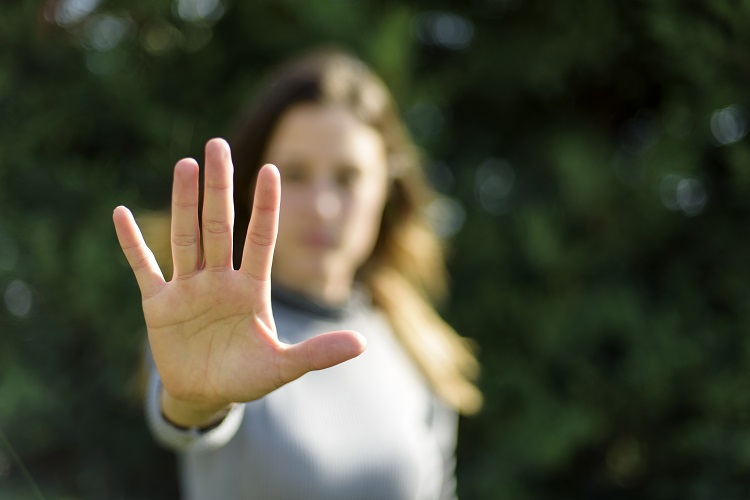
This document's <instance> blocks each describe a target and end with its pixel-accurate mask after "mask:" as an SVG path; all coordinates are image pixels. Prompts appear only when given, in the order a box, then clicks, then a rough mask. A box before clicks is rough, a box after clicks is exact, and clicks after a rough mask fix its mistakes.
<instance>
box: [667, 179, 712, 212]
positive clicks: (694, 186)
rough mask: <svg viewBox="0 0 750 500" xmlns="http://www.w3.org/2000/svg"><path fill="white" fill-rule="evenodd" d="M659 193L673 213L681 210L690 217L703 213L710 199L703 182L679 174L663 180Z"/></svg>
mask: <svg viewBox="0 0 750 500" xmlns="http://www.w3.org/2000/svg"><path fill="white" fill-rule="evenodd" d="M659 193H660V195H661V201H662V203H663V204H664V206H665V207H667V208H668V209H669V210H672V211H680V210H681V211H682V212H683V213H685V215H689V216H693V215H698V214H699V213H701V212H702V211H703V209H704V208H705V206H706V203H707V202H708V197H709V196H708V190H707V189H706V187H705V186H704V185H703V183H702V182H701V181H699V180H698V179H695V178H693V177H683V176H681V175H677V174H669V175H667V176H665V177H664V178H663V179H662V181H661V184H660V186H659Z"/></svg>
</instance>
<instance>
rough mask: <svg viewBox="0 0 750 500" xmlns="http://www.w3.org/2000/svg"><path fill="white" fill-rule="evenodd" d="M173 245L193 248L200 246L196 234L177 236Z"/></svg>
mask: <svg viewBox="0 0 750 500" xmlns="http://www.w3.org/2000/svg"><path fill="white" fill-rule="evenodd" d="M172 243H174V245H175V246H177V247H191V246H194V245H197V244H198V236H197V235H194V234H176V235H174V237H173V238H172Z"/></svg>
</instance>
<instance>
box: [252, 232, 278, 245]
mask: <svg viewBox="0 0 750 500" xmlns="http://www.w3.org/2000/svg"><path fill="white" fill-rule="evenodd" d="M248 239H249V240H250V243H252V244H253V245H257V246H259V247H270V246H273V238H272V237H271V236H268V235H266V234H262V233H259V232H257V231H251V232H249V233H248Z"/></svg>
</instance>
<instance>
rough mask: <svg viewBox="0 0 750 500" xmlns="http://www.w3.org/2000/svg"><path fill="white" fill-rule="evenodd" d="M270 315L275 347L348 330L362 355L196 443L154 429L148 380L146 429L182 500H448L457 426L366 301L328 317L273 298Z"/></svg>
mask: <svg viewBox="0 0 750 500" xmlns="http://www.w3.org/2000/svg"><path fill="white" fill-rule="evenodd" d="M273 310H274V320H275V322H276V326H277V330H278V332H279V339H280V340H282V341H284V342H287V343H296V342H299V341H302V340H304V339H306V338H309V337H311V336H312V335H315V334H318V333H323V332H327V331H331V330H341V329H351V330H356V331H358V332H360V333H361V334H362V335H364V336H365V337H366V339H367V349H366V350H365V352H364V353H363V354H362V355H360V356H359V357H357V358H355V359H353V360H350V361H347V362H345V363H342V364H340V365H337V366H335V367H333V368H329V369H327V370H322V371H317V372H311V373H308V374H307V375H305V376H303V377H301V378H300V379H298V380H295V381H294V382H292V383H290V384H287V385H285V386H283V387H281V388H280V389H277V390H276V391H274V392H272V393H271V394H268V395H267V396H265V397H264V398H262V399H259V400H257V401H252V402H249V403H245V404H242V405H236V406H235V407H234V408H233V409H232V410H231V411H230V413H229V414H228V415H227V417H226V418H225V419H224V420H223V421H222V423H221V424H220V425H219V426H217V427H216V428H214V429H212V430H210V431H207V432H204V433H201V432H199V431H196V430H182V429H179V428H176V427H174V426H172V425H171V424H170V423H169V422H167V421H166V420H164V418H163V416H162V414H161V410H160V408H159V393H160V380H159V376H158V374H157V373H156V370H152V376H151V380H150V383H149V390H148V393H147V397H146V413H147V422H148V424H149V427H150V429H151V431H152V433H153V434H154V436H155V438H156V440H157V441H158V442H160V443H161V444H163V445H165V446H167V447H168V448H171V449H173V450H175V451H177V452H179V455H180V469H181V470H180V476H181V483H182V492H183V496H184V498H186V499H189V500H192V499H209V498H210V499H216V498H221V499H227V500H231V499H278V500H283V499H290V500H292V499H293V500H300V499H311V500H312V499H321V500H336V499H341V500H355V499H373V500H375V499H377V500H384V499H393V500H400V499H404V500H406V499H409V500H416V499H419V500H428V499H429V500H432V499H444V498H455V479H454V469H455V460H454V452H455V444H456V430H457V415H456V413H455V412H454V411H453V410H451V409H449V408H448V407H446V406H445V405H444V404H443V403H441V402H440V401H439V400H437V398H436V397H435V396H434V395H433V394H432V392H431V391H430V390H429V389H428V387H427V385H426V384H425V382H424V380H423V378H422V377H421V376H420V374H419V372H418V371H417V369H416V367H415V366H414V364H413V362H412V361H411V359H410V358H409V357H408V356H407V355H406V354H405V353H404V351H403V349H402V348H401V346H400V344H399V343H398V342H397V341H396V339H395V338H394V337H393V333H392V330H391V328H390V326H389V324H388V323H387V321H386V320H385V319H384V317H383V316H382V315H381V314H380V313H379V312H378V311H376V310H375V309H374V308H372V306H371V304H370V302H369V300H368V298H367V297H366V296H365V295H364V294H363V293H356V294H355V295H354V296H353V298H352V300H351V301H350V302H349V304H347V305H346V306H344V307H342V308H338V309H332V308H327V307H323V306H321V305H319V304H315V303H313V302H311V301H309V300H308V299H306V298H303V297H302V296H300V295H296V294H293V293H290V292H288V291H281V290H278V289H277V288H276V287H275V288H274V292H273Z"/></svg>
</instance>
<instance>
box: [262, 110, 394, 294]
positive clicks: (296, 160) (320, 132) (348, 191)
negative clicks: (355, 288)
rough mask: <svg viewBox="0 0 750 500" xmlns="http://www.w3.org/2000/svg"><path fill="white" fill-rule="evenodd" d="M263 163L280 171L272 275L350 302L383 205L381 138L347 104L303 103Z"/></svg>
mask: <svg viewBox="0 0 750 500" xmlns="http://www.w3.org/2000/svg"><path fill="white" fill-rule="evenodd" d="M264 161H265V162H268V163H273V164H275V165H276V166H277V167H278V168H279V171H280V172H281V214H280V220H279V234H278V239H277V243H276V251H275V253H274V261H273V274H272V276H273V279H274V281H276V282H278V283H280V284H282V285H283V286H285V287H288V288H292V289H296V290H299V291H302V292H305V293H307V294H308V295H312V296H314V297H316V298H318V299H319V300H322V301H324V302H328V303H336V302H341V301H344V300H346V298H347V297H348V295H349V292H350V290H351V285H352V281H353V279H354V275H355V273H356V271H357V269H359V267H360V266H361V265H362V264H363V263H364V262H365V261H366V260H367V258H368V257H369V256H370V254H371V252H372V250H373V247H374V245H375V241H376V240H377V237H378V231H379V228H380V220H381V217H382V215H383V208H384V206H385V201H386V196H387V189H388V168H387V160H386V151H385V146H384V144H383V139H382V137H381V136H380V134H379V133H378V132H377V131H376V130H375V129H373V128H371V127H369V126H368V125H365V124H364V123H362V122H361V121H360V120H359V119H358V118H356V117H355V116H354V115H353V114H352V113H351V112H350V111H348V110H346V109H345V108H343V107H339V106H334V105H321V104H300V105H296V106H294V107H292V108H290V109H289V110H288V111H287V112H286V113H285V114H284V115H282V117H281V119H280V120H279V122H278V124H277V126H276V129H275V131H274V133H273V135H272V137H271V140H270V141H269V144H268V148H267V152H266V156H265V158H264Z"/></svg>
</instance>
